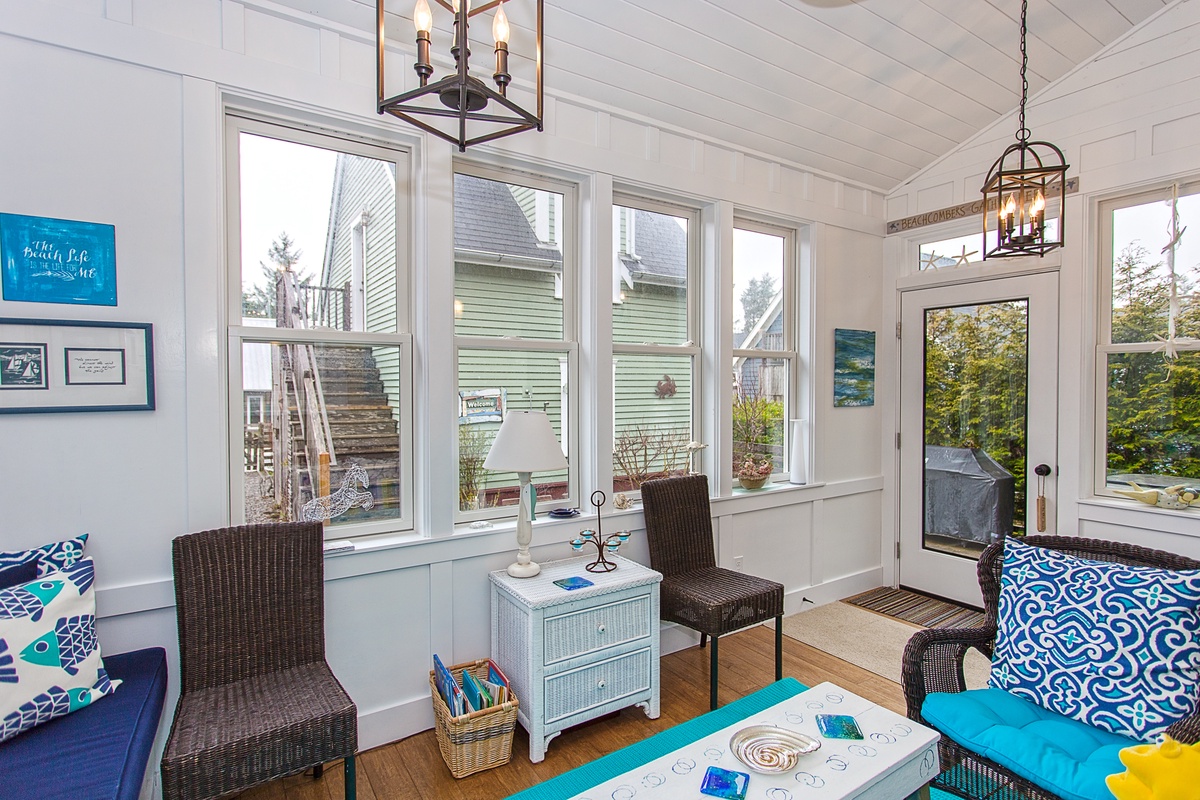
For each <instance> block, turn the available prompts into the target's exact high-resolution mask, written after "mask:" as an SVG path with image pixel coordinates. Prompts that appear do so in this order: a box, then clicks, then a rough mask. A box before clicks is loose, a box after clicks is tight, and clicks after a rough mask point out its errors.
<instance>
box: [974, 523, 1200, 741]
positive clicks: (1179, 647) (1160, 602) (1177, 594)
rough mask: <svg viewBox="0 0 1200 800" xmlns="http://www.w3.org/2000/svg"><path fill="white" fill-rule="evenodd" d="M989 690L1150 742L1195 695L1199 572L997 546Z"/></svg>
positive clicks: (1184, 713)
mask: <svg viewBox="0 0 1200 800" xmlns="http://www.w3.org/2000/svg"><path fill="white" fill-rule="evenodd" d="M998 628H999V629H998V631H997V634H996V649H995V653H994V656H993V658H992V673H991V685H992V686H994V687H996V688H998V689H1004V690H1005V691H1007V692H1010V693H1011V694H1014V695H1017V696H1019V697H1023V698H1025V699H1026V700H1030V701H1032V702H1034V703H1037V704H1038V705H1040V706H1042V707H1043V708H1047V709H1049V710H1051V711H1055V712H1058V713H1059V714H1062V715H1064V716H1067V717H1071V718H1072V719H1077V720H1079V721H1080V722H1085V723H1087V724H1089V725H1092V726H1093V727H1097V728H1102V729H1104V730H1107V731H1111V732H1112V733H1116V734H1120V735H1123V736H1128V737H1130V738H1131V739H1136V740H1138V741H1150V740H1152V739H1153V738H1154V737H1156V736H1158V735H1159V734H1160V733H1162V732H1163V731H1165V730H1166V729H1167V728H1168V727H1170V726H1171V725H1172V724H1173V723H1175V722H1178V721H1179V720H1180V719H1183V718H1185V717H1188V716H1191V715H1192V714H1193V713H1195V711H1196V708H1197V703H1198V702H1200V701H1198V694H1200V570H1179V571H1171V570H1163V569H1155V568H1152V567H1134V566H1126V565H1124V564H1113V563H1109V562H1104V561H1092V560H1089V559H1083V558H1076V557H1074V556H1069V555H1067V554H1065V553H1059V552H1057V551H1054V550H1047V549H1045V548H1041V547H1031V546H1029V545H1027V544H1024V543H1022V542H1019V541H1017V540H1014V539H1009V540H1008V541H1006V542H1005V545H1004V563H1003V568H1002V571H1001V577H1000V600H999V610H998Z"/></svg>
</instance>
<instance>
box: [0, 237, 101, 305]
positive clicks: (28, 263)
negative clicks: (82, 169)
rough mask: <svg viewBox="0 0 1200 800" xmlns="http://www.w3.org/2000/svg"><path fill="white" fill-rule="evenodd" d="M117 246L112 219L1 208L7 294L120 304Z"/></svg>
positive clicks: (1, 261)
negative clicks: (61, 216) (62, 216)
mask: <svg viewBox="0 0 1200 800" xmlns="http://www.w3.org/2000/svg"><path fill="white" fill-rule="evenodd" d="M116 250H117V248H116V229H115V228H114V227H113V226H112V225H103V224H100V223H96V222H77V221H74V220H66V219H51V218H49V217H26V216H22V215H20V214H0V272H2V283H3V295H4V299H5V300H10V301H25V302H30V303H70V304H73V305H89V306H115V305H116V304H117V259H116Z"/></svg>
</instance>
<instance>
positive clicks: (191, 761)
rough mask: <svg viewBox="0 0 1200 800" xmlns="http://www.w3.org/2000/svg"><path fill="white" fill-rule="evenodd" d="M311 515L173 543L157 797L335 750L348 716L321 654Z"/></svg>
mask: <svg viewBox="0 0 1200 800" xmlns="http://www.w3.org/2000/svg"><path fill="white" fill-rule="evenodd" d="M322 539H323V536H322V532H321V524H320V523H319V522H297V523H283V524H273V525H245V526H242V527H237V528H223V529H220V530H213V531H205V532H203V533H196V534H191V535H189V536H180V537H179V538H177V539H175V541H174V542H173V545H172V555H173V560H174V567H175V604H176V614H177V619H178V624H179V660H180V671H181V673H182V676H181V681H180V696H179V702H178V704H177V705H176V707H175V719H174V721H173V722H172V724H171V733H170V736H169V737H168V739H167V745H166V749H165V751H164V752H163V758H162V787H163V797H164V799H165V800H175V798H186V800H193V798H210V797H218V796H220V795H224V794H226V793H229V792H235V791H240V790H242V789H246V788H249V787H251V786H254V785H256V784H259V783H265V782H267V781H271V780H274V779H276V778H281V777H283V776H285V775H291V774H294V773H298V772H302V771H304V770H306V769H308V768H310V767H314V768H315V769H314V773H315V776H316V777H319V776H320V774H321V769H322V765H323V764H324V763H325V762H328V761H333V760H335V759H339V758H342V759H345V776H346V784H345V796H346V798H347V800H353V798H354V796H355V780H354V753H355V750H356V749H357V746H358V728H357V723H358V714H357V710H356V709H355V706H354V703H353V702H352V701H351V700H350V697H349V695H347V694H346V691H345V690H344V689H343V688H342V686H341V684H339V683H338V681H337V678H335V677H334V675H333V673H332V672H331V671H330V669H329V665H328V664H326V662H325V596H324V595H325V589H324V568H325V564H324V555H323V553H322Z"/></svg>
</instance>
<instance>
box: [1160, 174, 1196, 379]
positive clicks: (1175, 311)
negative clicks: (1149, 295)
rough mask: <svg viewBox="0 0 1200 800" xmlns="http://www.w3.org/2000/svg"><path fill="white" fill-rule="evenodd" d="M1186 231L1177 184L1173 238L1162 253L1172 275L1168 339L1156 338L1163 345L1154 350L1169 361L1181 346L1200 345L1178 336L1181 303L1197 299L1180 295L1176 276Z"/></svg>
mask: <svg viewBox="0 0 1200 800" xmlns="http://www.w3.org/2000/svg"><path fill="white" fill-rule="evenodd" d="M1186 230H1187V226H1186V225H1185V226H1184V227H1182V228H1180V227H1179V184H1177V183H1175V184H1172V185H1171V223H1170V225H1169V226H1168V227H1167V233H1168V234H1169V235H1170V237H1171V238H1170V239H1169V240H1168V241H1167V244H1166V245H1165V246H1164V247H1163V249H1162V251H1161V252H1162V253H1163V254H1165V255H1166V257H1167V271H1168V272H1169V273H1170V275H1171V287H1170V288H1171V297H1170V304H1169V305H1168V307H1167V335H1166V338H1163V337H1162V336H1158V335H1155V337H1154V338H1156V339H1158V340H1159V341H1160V342H1162V344H1161V345H1159V346H1158V347H1156V348H1154V352H1156V353H1162V354H1163V356H1164V357H1165V358H1166V359H1167V361H1174V360H1175V359H1177V358H1179V345H1181V344H1182V345H1194V344H1200V339H1195V338H1193V337H1191V336H1177V335H1176V320H1177V319H1178V317H1179V310H1180V304H1181V301H1183V300H1192V299H1195V295H1194V294H1185V295H1182V296H1181V295H1180V294H1179V279H1178V276H1177V275H1176V274H1175V252H1176V251H1177V250H1178V249H1179V240H1180V239H1182V238H1183V233H1184V231H1186Z"/></svg>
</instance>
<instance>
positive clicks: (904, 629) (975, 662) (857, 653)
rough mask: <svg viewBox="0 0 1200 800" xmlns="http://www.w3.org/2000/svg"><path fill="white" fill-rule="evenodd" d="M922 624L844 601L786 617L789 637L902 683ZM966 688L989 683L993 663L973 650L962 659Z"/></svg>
mask: <svg viewBox="0 0 1200 800" xmlns="http://www.w3.org/2000/svg"><path fill="white" fill-rule="evenodd" d="M918 630H920V627H918V626H916V625H912V624H910V623H907V622H901V621H900V620H897V619H893V618H891V617H885V616H883V615H882V614H876V613H875V612H873V611H868V610H866V609H865V608H859V607H858V606H853V605H850V604H849V603H845V602H836V603H826V604H825V605H823V606H817V607H816V608H812V609H809V610H808V611H802V612H800V613H799V614H793V615H791V616H790V617H784V619H783V632H784V634H785V635H786V636H790V637H791V638H793V639H795V640H797V641H799V642H804V643H805V644H807V645H809V646H811V647H815V648H817V649H818V650H821V651H824V652H826V653H829V655H831V656H836V657H837V658H840V659H842V660H843V661H849V662H850V663H851V664H854V665H856V666H859V667H862V668H863V669H865V670H868V671H870V672H874V673H875V674H876V675H879V676H882V677H884V678H887V679H888V680H891V681H895V682H896V683H900V670H901V661H902V658H903V655H904V646H905V645H906V644H908V640H909V639H910V638H911V637H912V635H913V634H914V633H916V632H917V631H918ZM963 667H964V672H965V674H966V679H967V688H969V689H982V688H984V687H986V686H987V679H988V673H989V671H990V670H991V662H989V661H988V659H987V657H986V656H984V655H983V654H982V653H980V652H979V651H978V650H970V651H968V653H967V657H966V659H965V661H964V662H963Z"/></svg>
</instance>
